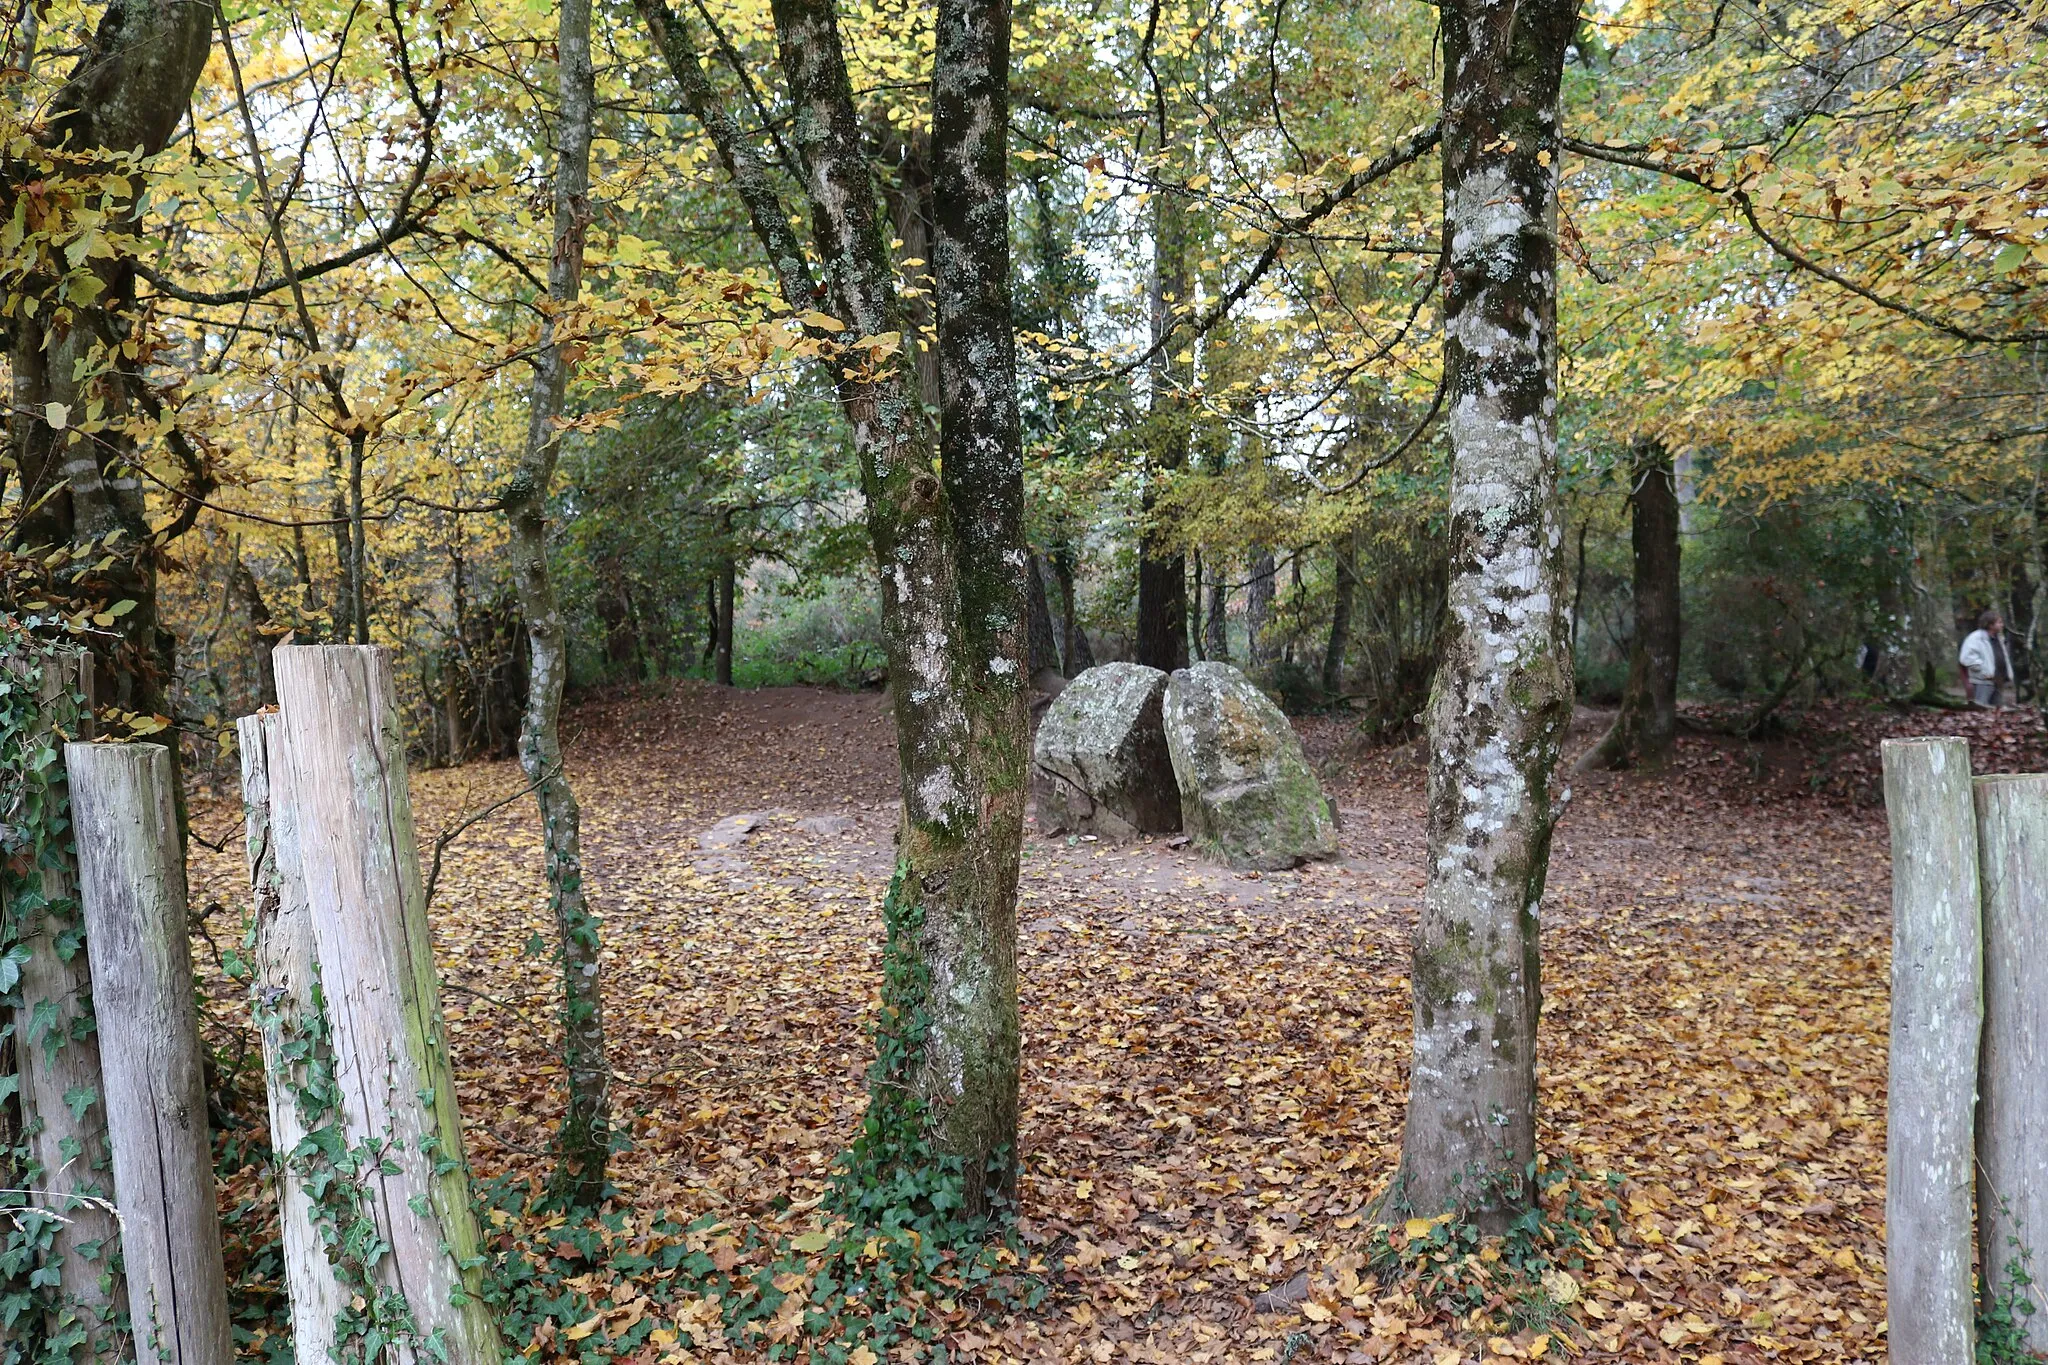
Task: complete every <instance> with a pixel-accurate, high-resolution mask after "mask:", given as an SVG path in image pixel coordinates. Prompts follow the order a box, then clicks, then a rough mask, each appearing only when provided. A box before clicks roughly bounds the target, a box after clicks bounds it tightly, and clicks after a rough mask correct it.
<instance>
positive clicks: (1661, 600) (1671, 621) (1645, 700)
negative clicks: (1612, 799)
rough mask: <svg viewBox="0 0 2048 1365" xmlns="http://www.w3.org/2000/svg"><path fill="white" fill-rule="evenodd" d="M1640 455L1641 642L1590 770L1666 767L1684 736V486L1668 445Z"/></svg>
mask: <svg viewBox="0 0 2048 1365" xmlns="http://www.w3.org/2000/svg"><path fill="white" fill-rule="evenodd" d="M1634 453H1635V458H1634V461H1633V469H1632V473H1633V475H1634V478H1633V479H1632V481H1631V484H1630V492H1629V542H1630V545H1631V548H1632V549H1633V550H1634V552H1635V570H1634V573H1635V581H1634V596H1635V612H1636V628H1635V637H1634V639H1633V640H1631V641H1630V642H1629V650H1628V681H1627V683H1626V684H1624V685H1623V687H1622V690H1621V710H1620V711H1619V712H1618V713H1617V714H1616V715H1615V717H1614V724H1613V725H1612V726H1611V727H1609V728H1608V731H1607V734H1606V736H1605V737H1603V738H1602V739H1601V741H1600V743H1599V744H1598V745H1596V746H1595V747H1594V748H1593V750H1592V751H1591V752H1590V753H1588V754H1587V755H1586V759H1585V762H1586V765H1587V766H1588V767H1595V768H1629V767H1634V766H1636V765H1637V764H1643V765H1655V764H1659V763H1662V762H1663V761H1664V760H1665V759H1667V758H1669V757H1670V756H1671V746H1672V744H1673V742H1674V741H1675V740H1676V739H1677V737H1678V643H1679V593H1678V553H1679V552H1678V486H1677V484H1676V483H1675V482H1674V481H1673V479H1672V474H1671V452H1670V451H1668V450H1666V449H1665V447H1664V443H1663V442H1662V441H1659V440H1654V439H1644V440H1641V441H1638V442H1637V443H1636V447H1635V452H1634ZM1581 554H1582V555H1583V551H1582V552H1581Z"/></svg>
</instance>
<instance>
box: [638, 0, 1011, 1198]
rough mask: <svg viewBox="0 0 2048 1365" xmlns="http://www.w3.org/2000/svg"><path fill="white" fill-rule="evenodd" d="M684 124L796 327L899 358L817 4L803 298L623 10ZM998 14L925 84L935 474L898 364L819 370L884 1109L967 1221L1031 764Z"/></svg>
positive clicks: (756, 159)
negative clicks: (871, 565)
mask: <svg viewBox="0 0 2048 1365" xmlns="http://www.w3.org/2000/svg"><path fill="white" fill-rule="evenodd" d="M636 4H637V7H638V9H639V11H640V14H641V16H642V18H643V19H644V20H645V21H646V22H647V24H648V26H649V28H650V30H651V32H652V33H653V36H654V39H655V42H656V44H657V46H658V47H659V48H660V50H661V51H662V53H663V55H664V57H665V59H666V60H667V63H668V66H669V68H670V70H671V71H672V72H673V73H674V75H675V78H676V82H677V84H678V86H679V87H680V88H681V90H682V93H683V97H684V100H685V102H686V104H688V106H689V107H690V109H691V111H692V112H693V113H694V114H695V115H696V116H697V118H698V119H699V121H700V122H701V123H702V124H703V125H704V127H705V130H706V131H707V133H709V134H710V136H711V138H712V140H713V143H714V145H716V147H717V148H718V153H719V158H720V160H721V162H722V163H723V164H724V165H725V167H726V170H727V172H728V174H729V175H730V177H731V179H732V182H733V187H734V190H735V192H736V193H737V194H738V196H739V198H740V200H741V202H742V203H743V204H744V205H745V207H746V210H747V214H748V217H749V219H750V221H751V222H752V223H753V225H754V230H755V235H756V236H757V237H758V238H759V239H760V242H761V245H762V247H763V249H764V251H766V253H767V255H768V258H769V260H770V262H771V263H772V265H773V267H774V269H775V271H776V274H777V277H778V279H779V280H780V281H781V286H782V292H783V297H784V299H785V300H786V301H787V302H788V303H789V304H790V305H791V306H792V307H793V308H795V309H798V310H799V311H801V310H806V309H813V308H815V309H820V310H823V311H827V312H829V313H830V314H831V315H832V316H833V317H834V318H835V319H836V320H837V321H838V322H839V323H840V324H841V325H842V327H843V328H844V329H845V331H844V333H843V334H842V335H841V340H853V339H857V338H863V337H886V336H890V335H894V336H897V337H901V336H902V334H903V327H904V312H903V308H902V306H901V300H900V298H899V296H898V293H897V289H896V283H895V276H894V266H893V262H892V261H891V259H890V257H889V253H888V250H887V244H886V243H885V242H884V241H883V238H882V234H881V231H880V224H881V221H882V217H883V215H882V213H881V210H880V205H879V204H878V202H877V198H876V194H875V190H874V181H873V168H872V166H871V165H870V163H869V160H868V156H867V152H866V147H865V144H864V140H863V136H862V131H861V126H860V121H859V116H858V111H857V107H856V105H855V102H854V97H853V89H852V83H851V80H850V79H849V77H848V73H847V67H846V58H845V53H844V50H843V47H842V44H841V39H840V33H839V27H838V14H837V10H836V8H835V6H834V4H833V2H832V0H775V3H774V4H773V11H774V19H775V31H776V43H777V48H778V51H779V54H780V61H781V67H782V73H783V77H784V80H785V83H786V86H787V94H788V98H789V101H790V105H791V107H792V111H793V117H792V122H791V128H792V137H793V142H794V146H795V160H796V165H795V167H793V168H792V169H794V170H796V171H797V172H798V173H799V175H800V179H801V183H802V186H803V193H804V198H805V200H806V203H807V205H808V208H809V211H810V212H809V221H810V232H811V241H812V244H813V247H814V250H815V255H816V257H817V261H818V268H819V275H821V276H822V283H820V282H819V279H818V278H815V277H814V276H813V273H812V268H811V264H810V262H809V260H808V258H807V256H806V253H805V250H804V248H803V246H802V245H801V243H799V242H798V240H797V238H796V235H795V233H794V232H793V231H792V229H791V227H790V222H789V215H788V213H787V211H786V210H785V209H784V208H783V206H782V204H781V202H780V199H779V197H778V196H777V193H776V190H775V184H774V180H773V178H772V176H771V175H770V174H769V170H768V167H767V165H766V163H765V162H764V161H763V160H762V159H761V156H760V154H759V152H758V151H757V149H756V147H755V145H754V144H753V143H752V142H751V141H750V140H749V139H748V138H747V136H746V135H744V134H743V133H742V132H741V130H740V128H739V125H738V122H737V121H736V120H735V119H734V118H733V117H732V115H731V114H730V113H729V112H728V111H727V110H726V108H725V107H724V105H723V104H722V102H721V100H720V98H719V96H718V95H717V93H716V92H715V90H714V89H713V88H712V86H711V84H710V81H709V79H708V77H707V76H706V74H705V71H704V67H703V64H702V61H701V59H700V57H699V54H698V50H697V47H696V45H695V42H694V38H693V35H692V34H691V32H690V29H689V26H688V23H687V20H686V19H685V18H684V17H683V16H682V15H680V14H678V13H676V12H673V11H671V10H669V9H668V8H667V7H666V6H665V5H663V4H662V3H660V0H636ZM1008 48H1009V14H1008V10H1007V9H1006V8H1004V7H1002V6H1001V5H999V4H995V3H988V0H976V3H971V4H957V3H955V2H954V0H947V3H945V4H942V5H941V6H940V8H939V10H938V15H937V67H936V75H935V79H934V87H933V106H934V114H933V138H932V142H933V158H934V165H933V190H934V199H933V202H934V205H935V215H934V248H933V252H934V261H935V270H934V278H935V280H936V287H937V292H938V304H937V314H938V330H939V338H938V349H939V379H940V390H941V402H940V407H941V417H940V425H941V437H940V445H941V447H942V448H943V451H944V460H943V462H942V464H941V465H940V466H939V467H937V468H935V467H934V464H933V459H932V456H933V453H934V452H933V448H932V443H931V439H930V432H929V430H928V429H927V427H926V426H925V424H924V421H923V413H922V408H921V404H920V403H919V401H918V386H917V380H916V376H915V373H914V370H913V367H912V365H911V363H910V361H909V360H908V359H907V358H906V357H905V356H903V355H902V354H901V353H900V352H899V353H898V354H896V355H894V356H890V357H887V358H885V359H884V360H882V361H881V362H879V363H877V364H874V365H870V364H868V363H867V361H866V359H865V357H866V355H867V353H866V352H859V351H853V350H851V349H846V348H839V349H835V350H834V351H833V352H832V354H830V355H829V356H828V358H827V362H826V363H827V365H828V368H829V370H830V373H831V376H832V379H833V381H834V385H835V388H836V391H837V395H838V399H839V403H840V407H841V410H842V411H843V412H844V414H845V416H846V419H847V421H848V424H849V425H850V427H851V428H852V433H853V445H854V451H855V454H856V457H857V459H858V461H859V464H860V471H861V484H862V490H863V493H864V496H865V499H866V503H867V512H868V530H869V536H870V539H871V542H872V545H873V548H874V554H875V562H876V566H877V568H878V571H879V574H880V578H881V587H882V623H883V635H884V640H885V644H886V647H887V650H888V658H889V676H890V694H891V698H892V701H893V704H894V708H895V713H896V734H897V752H898V757H899V763H900V769H901V773H902V778H901V791H902V797H903V808H904V837H903V840H902V845H901V862H900V864H899V868H898V876H899V884H898V886H897V889H896V892H895V894H894V895H893V896H892V898H891V899H892V904H894V905H895V906H896V907H897V909H898V911H899V912H900V913H899V916H898V922H899V923H900V924H902V925H904V926H910V925H916V926H918V927H916V928H915V929H914V930H910V929H908V928H906V933H907V935H908V937H909V939H910V942H909V943H908V945H907V947H908V950H909V951H910V952H911V953H912V954H913V955H914V957H915V959H916V961H917V963H918V966H919V971H920V972H921V973H922V975H924V976H925V977H926V978H928V981H929V985H928V995H927V1001H926V1004H927V1006H928V1016H929V1023H928V1026H927V1029H926V1036H925V1038H924V1039H923V1041H922V1042H921V1044H920V1045H919V1046H918V1047H917V1048H916V1049H914V1050H913V1053H912V1055H910V1056H909V1057H908V1058H907V1059H906V1061H905V1063H904V1065H903V1066H902V1068H901V1071H902V1074H901V1075H892V1076H887V1077H883V1078H881V1079H880V1082H879V1087H880V1088H878V1090H877V1091H876V1096H877V1099H878V1100H879V1099H880V1097H882V1096H883V1095H898V1094H902V1095H909V1096H913V1097H915V1099H916V1101H917V1103H918V1105H919V1106H920V1112H921V1114H922V1118H921V1120H920V1121H921V1123H922V1125H923V1128H924V1132H925V1134H926V1136H927V1139H928V1141H929V1144H930V1147H931V1149H932V1152H933V1154H934V1155H937V1156H940V1157H951V1158H957V1159H958V1160H959V1162H960V1165H961V1168H962V1170H963V1173H964V1175H965V1177H966V1181H967V1186H966V1190H965V1198H966V1201H967V1208H968V1211H969V1212H980V1211H982V1210H983V1209H985V1208H986V1207H987V1206H988V1204H989V1202H990V1199H991V1197H992V1196H995V1195H999V1194H1002V1193H1006V1192H1007V1191H1008V1189H1009V1188H1010V1186H1011V1183H1012V1181H1013V1178H1014V1172H1015V1162H1016V1111H1017V1069H1018V1048H1019V1044H1018V1024H1017V995H1016V881H1017V860H1018V854H1019V848H1020V844H1021V840H1022V835H1023V812H1024V797H1025V769H1026V760H1027V758H1028V743H1027V725H1026V710H1025V705H1026V693H1025V678H1024V666H1025V659H1024V650H1025V639H1024V630H1025V621H1024V569H1025V563H1026V561H1025V554H1024V547H1023V543H1022V534H1021V525H1020V523H1021V509H1022V503H1023V465H1022V455H1021V451H1020V446H1019V438H1018V435H1017V416H1016V387H1015V369H1014V353H1013V342H1012V339H1011V335H1010V321H1009V294H1008V290H1009V254H1008V223H1007V210H1006V201H1005V194H1004V190H1005V176H1006V164H1005V156H1006V151H1007V147H1006V139H1007V130H1008V104H1007V78H1008V70H1007V68H1008Z"/></svg>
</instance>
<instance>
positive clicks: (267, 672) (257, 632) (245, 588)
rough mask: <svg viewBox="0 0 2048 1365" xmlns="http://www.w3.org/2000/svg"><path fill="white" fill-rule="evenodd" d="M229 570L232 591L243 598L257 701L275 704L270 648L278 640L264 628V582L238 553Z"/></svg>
mask: <svg viewBox="0 0 2048 1365" xmlns="http://www.w3.org/2000/svg"><path fill="white" fill-rule="evenodd" d="M229 572H230V573H232V574H233V575H234V590H235V595H236V596H237V597H239V598H241V599H242V616H243V619H244V620H246V621H247V622H248V623H249V631H248V649H249V657H250V662H251V663H253V664H254V665H255V673H256V705H257V706H258V708H261V707H265V706H275V705H277V671H276V670H275V669H273V668H272V667H271V666H270V650H271V647H272V646H273V645H275V644H276V643H277V642H276V641H275V640H272V639H271V638H270V636H269V635H268V634H266V633H265V632H264V630H263V627H265V626H267V625H269V624H270V605H269V604H268V603H267V602H265V601H264V600H263V585H262V584H260V583H258V582H257V581H256V575H255V574H253V573H251V572H250V571H249V566H248V564H246V563H244V562H243V560H242V556H241V555H240V554H239V553H237V554H236V555H235V562H234V564H233V566H232V567H231V568H230V570H229Z"/></svg>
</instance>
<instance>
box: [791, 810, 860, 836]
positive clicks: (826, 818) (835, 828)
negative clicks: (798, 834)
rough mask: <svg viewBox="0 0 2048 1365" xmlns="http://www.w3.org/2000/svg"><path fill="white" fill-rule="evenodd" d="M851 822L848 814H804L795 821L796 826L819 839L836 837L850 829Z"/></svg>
mask: <svg viewBox="0 0 2048 1365" xmlns="http://www.w3.org/2000/svg"><path fill="white" fill-rule="evenodd" d="M853 824H854V822H853V817H852V816H850V815H806V816H805V817H804V818H803V819H801V820H799V821H797V822H796V827H797V828H798V829H800V830H802V831H803V832H804V833H806V834H815V835H817V836H818V837H819V838H821V839H836V838H838V837H839V836H840V835H842V834H844V833H846V832H847V831H848V830H850V829H852V828H853Z"/></svg>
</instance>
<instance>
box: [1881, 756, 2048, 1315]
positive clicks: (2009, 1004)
mask: <svg viewBox="0 0 2048 1365" xmlns="http://www.w3.org/2000/svg"><path fill="white" fill-rule="evenodd" d="M1976 796H1977V846H1978V852H1979V867H1980V871H1981V877H1982V881H1983V891H1984V1045H1983V1057H1982V1059H1981V1060H1980V1062H1979V1064H1978V1087H1977V1089H1978V1098H1977V1248H1978V1274H1979V1276H1980V1278H1981V1279H1982V1280H1983V1296H1984V1298H1985V1299H1986V1300H1991V1299H1996V1298H1999V1297H2002V1296H2003V1295H2005V1294H2008V1293H2017V1294H2018V1295H2020V1296H2021V1297H2022V1298H2030V1299H2031V1301H2032V1302H2033V1305H2034V1312H2033V1313H2032V1314H2031V1315H2026V1316H2023V1317H2021V1318H2020V1319H2019V1323H2018V1325H2019V1328H2020V1331H2021V1333H2022V1334H2023V1336H2024V1339H2025V1341H2026V1344H2027V1347H2028V1349H2030V1350H2034V1351H2041V1352H2048V1296H2044V1295H2043V1293H2042V1288H2041V1284H2040V1283H2039V1282H2040V1281H2044V1280H2048V775H2044V774H2040V773H2032V774H2028V775H2026V776H2019V777H2012V776H1999V777H1980V778H1978V779H1977V781H1976ZM2021 1259H2024V1261H2025V1264H2024V1266H2023V1269H2024V1271H2025V1275H2024V1276H2023V1277H2018V1278H2017V1279H2016V1277H2014V1276H2013V1275H2012V1274H2011V1271H2010V1268H2011V1265H2012V1263H2013V1262H2014V1261H2015V1260H2021ZM2029 1279H2031V1280H2034V1281H2036V1283H2033V1284H2027V1283H2026V1281H2027V1280H2029ZM2022 1286H2023V1287H2022ZM1894 1330H1896V1329H1894ZM1894 1349H1896V1348H1894Z"/></svg>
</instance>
